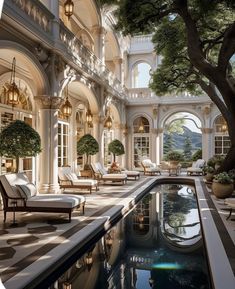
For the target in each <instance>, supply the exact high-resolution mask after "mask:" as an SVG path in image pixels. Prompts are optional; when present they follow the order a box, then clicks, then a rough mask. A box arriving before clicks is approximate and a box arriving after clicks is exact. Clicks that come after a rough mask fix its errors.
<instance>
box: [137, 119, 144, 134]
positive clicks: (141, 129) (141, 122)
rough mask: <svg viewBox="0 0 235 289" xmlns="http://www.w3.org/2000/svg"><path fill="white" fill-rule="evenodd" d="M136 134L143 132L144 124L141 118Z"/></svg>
mask: <svg viewBox="0 0 235 289" xmlns="http://www.w3.org/2000/svg"><path fill="white" fill-rule="evenodd" d="M138 132H139V133H143V132H144V123H143V120H142V118H141V121H140V125H139V128H138Z"/></svg>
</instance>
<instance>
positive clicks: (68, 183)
mask: <svg viewBox="0 0 235 289" xmlns="http://www.w3.org/2000/svg"><path fill="white" fill-rule="evenodd" d="M64 168H65V169H67V170H68V172H70V167H64ZM59 169H63V168H59ZM60 174H61V176H62V177H63V178H64V179H62V177H60ZM65 175H66V174H65V173H64V172H62V170H61V172H60V173H59V175H58V181H59V185H60V188H61V189H62V190H64V189H84V190H88V191H89V192H90V194H91V193H92V189H93V188H95V191H96V192H97V191H98V190H99V182H97V183H96V184H94V185H93V184H90V185H88V184H87V185H84V184H82V183H81V184H75V183H73V181H72V180H69V179H68V178H66V176H65ZM77 180H78V181H79V180H85V181H87V182H88V181H94V180H90V179H79V178H78V179H77ZM75 182H76V181H75Z"/></svg>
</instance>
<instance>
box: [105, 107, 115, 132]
mask: <svg viewBox="0 0 235 289" xmlns="http://www.w3.org/2000/svg"><path fill="white" fill-rule="evenodd" d="M112 126H113V121H112V118H111V116H110V108H108V116H107V118H106V120H105V122H104V127H106V128H107V129H108V130H110V129H111V128H112Z"/></svg>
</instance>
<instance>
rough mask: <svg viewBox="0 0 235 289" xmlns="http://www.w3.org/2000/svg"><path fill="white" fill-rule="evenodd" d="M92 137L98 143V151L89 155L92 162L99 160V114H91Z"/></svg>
mask: <svg viewBox="0 0 235 289" xmlns="http://www.w3.org/2000/svg"><path fill="white" fill-rule="evenodd" d="M93 137H94V138H95V139H96V140H97V142H98V143H99V152H98V153H97V154H95V155H94V156H92V157H91V160H92V162H99V160H100V152H101V137H100V117H99V115H98V114H97V115H93Z"/></svg>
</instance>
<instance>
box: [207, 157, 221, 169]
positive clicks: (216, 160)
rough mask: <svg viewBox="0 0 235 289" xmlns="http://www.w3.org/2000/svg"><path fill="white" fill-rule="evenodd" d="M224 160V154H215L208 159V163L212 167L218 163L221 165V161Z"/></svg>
mask: <svg viewBox="0 0 235 289" xmlns="http://www.w3.org/2000/svg"><path fill="white" fill-rule="evenodd" d="M223 161H224V156H222V155H214V156H213V157H212V158H210V159H209V160H208V161H207V165H208V166H210V167H213V168H215V166H216V165H218V166H220V165H221V163H222V162H223Z"/></svg>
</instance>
